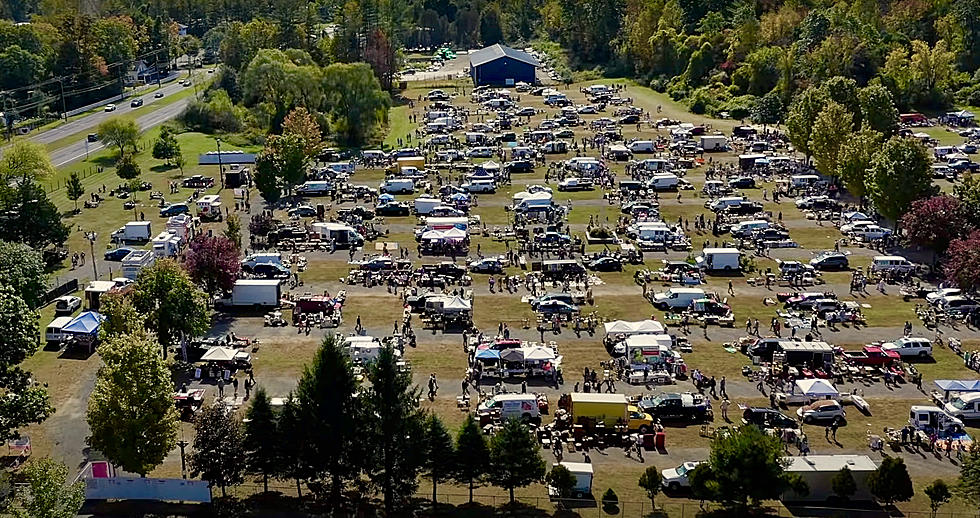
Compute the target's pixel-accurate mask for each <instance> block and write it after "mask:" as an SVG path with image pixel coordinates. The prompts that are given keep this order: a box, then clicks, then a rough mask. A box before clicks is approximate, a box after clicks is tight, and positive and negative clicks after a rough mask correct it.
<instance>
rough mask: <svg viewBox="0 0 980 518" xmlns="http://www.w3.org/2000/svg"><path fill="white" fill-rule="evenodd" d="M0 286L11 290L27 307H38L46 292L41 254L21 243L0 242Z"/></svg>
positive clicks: (45, 277) (46, 279) (46, 276)
mask: <svg viewBox="0 0 980 518" xmlns="http://www.w3.org/2000/svg"><path fill="white" fill-rule="evenodd" d="M0 286H7V287H9V288H10V289H12V290H13V292H14V294H15V295H17V296H18V297H20V298H21V299H22V300H23V301H24V302H26V303H27V305H28V306H29V307H31V308H38V307H40V306H41V302H42V298H43V297H44V294H45V293H47V291H48V274H47V273H45V271H44V259H43V258H42V257H41V253H40V252H38V251H37V250H34V249H33V248H31V247H30V246H27V245H25V244H22V243H8V242H6V241H0Z"/></svg>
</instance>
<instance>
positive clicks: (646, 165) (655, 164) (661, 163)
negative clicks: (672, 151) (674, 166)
mask: <svg viewBox="0 0 980 518" xmlns="http://www.w3.org/2000/svg"><path fill="white" fill-rule="evenodd" d="M636 165H638V166H639V167H640V169H642V170H644V171H666V170H668V169H670V160H666V159H663V158H647V159H645V160H640V161H639V162H637V164H636Z"/></svg>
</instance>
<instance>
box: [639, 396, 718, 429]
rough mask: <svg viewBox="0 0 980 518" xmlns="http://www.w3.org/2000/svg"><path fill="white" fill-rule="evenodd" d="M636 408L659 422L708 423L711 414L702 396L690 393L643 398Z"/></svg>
mask: <svg viewBox="0 0 980 518" xmlns="http://www.w3.org/2000/svg"><path fill="white" fill-rule="evenodd" d="M638 406H639V407H640V410H643V411H644V412H646V413H648V414H650V415H651V416H653V417H654V419H659V420H661V421H664V422H667V421H680V422H685V423H700V422H703V421H710V420H711V416H712V412H711V409H710V408H709V407H708V400H707V399H706V398H705V396H704V395H703V394H695V393H692V392H684V393H676V392H675V393H664V394H657V395H655V396H644V397H643V399H641V400H640V402H639V404H638Z"/></svg>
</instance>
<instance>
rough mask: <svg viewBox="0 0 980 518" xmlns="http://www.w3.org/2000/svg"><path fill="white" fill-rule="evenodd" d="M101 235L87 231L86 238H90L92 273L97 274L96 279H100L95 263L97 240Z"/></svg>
mask: <svg viewBox="0 0 980 518" xmlns="http://www.w3.org/2000/svg"><path fill="white" fill-rule="evenodd" d="M98 237H99V235H98V234H96V233H95V232H94V231H93V232H87V233H86V234H85V238H86V239H88V245H89V249H90V250H91V251H92V275H94V276H95V280H99V270H98V267H97V266H96V265H95V240H96V238H98Z"/></svg>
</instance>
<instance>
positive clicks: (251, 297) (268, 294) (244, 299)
mask: <svg viewBox="0 0 980 518" xmlns="http://www.w3.org/2000/svg"><path fill="white" fill-rule="evenodd" d="M281 297H282V285H281V282H280V281H279V280H276V279H238V280H237V281H235V285H234V286H232V288H231V295H230V296H228V297H225V298H223V299H218V300H216V301H214V305H215V307H219V308H220V307H239V308H241V307H252V308H260V307H266V308H274V307H276V306H278V305H279V299H280V298H281Z"/></svg>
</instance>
